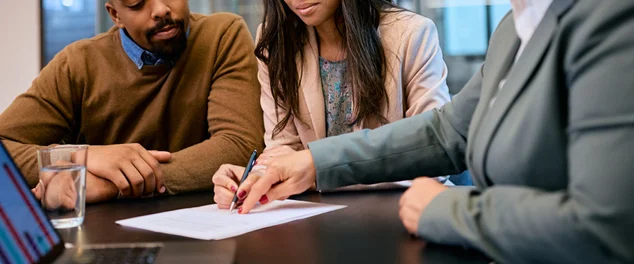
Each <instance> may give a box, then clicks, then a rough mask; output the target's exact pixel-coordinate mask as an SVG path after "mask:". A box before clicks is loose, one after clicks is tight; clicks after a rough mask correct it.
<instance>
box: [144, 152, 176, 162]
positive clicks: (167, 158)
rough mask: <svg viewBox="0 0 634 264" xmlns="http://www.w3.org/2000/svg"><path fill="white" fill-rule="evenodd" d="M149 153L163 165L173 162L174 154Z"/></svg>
mask: <svg viewBox="0 0 634 264" xmlns="http://www.w3.org/2000/svg"><path fill="white" fill-rule="evenodd" d="M148 153H150V154H151V155H152V156H153V157H154V158H155V159H156V160H157V161H158V162H161V163H166V162H170V160H172V153H170V152H168V151H158V150H148Z"/></svg>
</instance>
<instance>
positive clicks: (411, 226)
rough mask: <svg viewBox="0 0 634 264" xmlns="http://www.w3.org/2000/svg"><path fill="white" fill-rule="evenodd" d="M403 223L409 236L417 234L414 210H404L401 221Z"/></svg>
mask: <svg viewBox="0 0 634 264" xmlns="http://www.w3.org/2000/svg"><path fill="white" fill-rule="evenodd" d="M403 222H404V225H405V228H407V230H408V231H409V232H410V233H411V234H417V233H418V216H417V212H416V211H415V210H411V209H406V212H405V218H404V219H403Z"/></svg>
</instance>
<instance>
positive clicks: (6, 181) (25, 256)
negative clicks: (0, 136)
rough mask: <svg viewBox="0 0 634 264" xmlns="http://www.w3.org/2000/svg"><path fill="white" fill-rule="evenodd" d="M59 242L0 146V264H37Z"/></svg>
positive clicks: (7, 155)
mask: <svg viewBox="0 0 634 264" xmlns="http://www.w3.org/2000/svg"><path fill="white" fill-rule="evenodd" d="M60 242H61V239H60V237H59V236H58V234H57V232H55V229H54V228H53V226H52V225H51V224H50V222H49V220H48V218H46V215H45V214H44V212H43V211H42V210H41V208H40V205H39V202H38V201H37V200H36V199H35V197H34V196H33V195H32V194H31V190H30V189H29V188H28V186H27V185H26V183H25V181H24V179H23V178H22V174H21V173H20V171H19V170H18V168H16V166H15V164H14V163H13V161H12V159H11V157H10V156H9V154H8V153H7V150H6V149H5V148H4V146H3V145H2V144H0V263H39V262H42V261H43V260H44V259H45V258H46V259H48V258H50V257H51V256H50V255H51V254H52V252H53V251H55V250H54V249H55V248H58V247H59V246H60V245H61V243H60Z"/></svg>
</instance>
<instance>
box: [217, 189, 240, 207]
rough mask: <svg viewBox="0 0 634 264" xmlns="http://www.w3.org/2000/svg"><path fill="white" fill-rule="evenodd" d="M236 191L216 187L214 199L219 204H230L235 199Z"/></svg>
mask: <svg viewBox="0 0 634 264" xmlns="http://www.w3.org/2000/svg"><path fill="white" fill-rule="evenodd" d="M234 195H235V193H234V192H232V191H230V190H227V189H225V188H221V187H218V188H214V201H215V202H216V203H217V204H218V205H225V204H226V205H230V204H231V202H232V201H233V196H234Z"/></svg>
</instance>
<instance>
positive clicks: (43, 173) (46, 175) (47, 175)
mask: <svg viewBox="0 0 634 264" xmlns="http://www.w3.org/2000/svg"><path fill="white" fill-rule="evenodd" d="M55 175H57V172H55V171H48V170H40V182H39V184H43V185H44V186H47V185H48V183H49V182H50V181H51V179H53V177H55Z"/></svg>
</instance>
